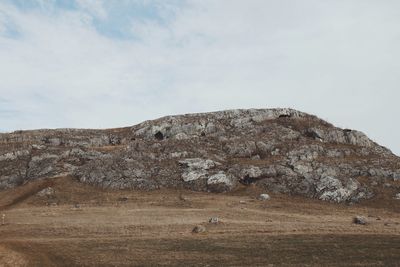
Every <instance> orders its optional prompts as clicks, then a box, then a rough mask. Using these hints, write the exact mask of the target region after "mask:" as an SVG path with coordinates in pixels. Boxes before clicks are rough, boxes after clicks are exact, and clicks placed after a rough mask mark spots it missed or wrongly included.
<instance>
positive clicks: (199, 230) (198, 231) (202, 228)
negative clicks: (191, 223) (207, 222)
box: [192, 225, 206, 234]
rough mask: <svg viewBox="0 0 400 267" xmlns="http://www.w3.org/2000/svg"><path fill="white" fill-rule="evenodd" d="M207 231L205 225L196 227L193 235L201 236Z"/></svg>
mask: <svg viewBox="0 0 400 267" xmlns="http://www.w3.org/2000/svg"><path fill="white" fill-rule="evenodd" d="M205 231H206V228H205V227H204V226H203V225H196V226H195V227H194V228H193V230H192V233H195V234H199V233H204V232H205Z"/></svg>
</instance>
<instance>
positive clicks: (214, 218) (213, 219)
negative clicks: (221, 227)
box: [208, 217, 219, 224]
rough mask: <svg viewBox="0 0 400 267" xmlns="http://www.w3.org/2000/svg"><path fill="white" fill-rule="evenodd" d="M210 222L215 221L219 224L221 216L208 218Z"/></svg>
mask: <svg viewBox="0 0 400 267" xmlns="http://www.w3.org/2000/svg"><path fill="white" fill-rule="evenodd" d="M208 222H209V223H213V224H217V223H219V218H218V217H211V218H210V219H209V220H208Z"/></svg>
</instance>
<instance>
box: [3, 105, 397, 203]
mask: <svg viewBox="0 0 400 267" xmlns="http://www.w3.org/2000/svg"><path fill="white" fill-rule="evenodd" d="M68 175H69V176H73V177H75V178H76V179H77V180H79V181H80V182H82V183H88V184H91V185H93V186H100V187H103V188H111V189H139V190H154V189H157V188H185V189H190V190H196V191H211V192H226V191H231V190H235V189H236V188H237V187H239V186H241V187H243V186H250V185H251V186H255V187H259V188H260V190H265V191H267V192H280V193H285V194H297V195H302V196H305V197H310V198H317V199H320V200H325V201H331V202H352V203H353V202H358V201H360V200H363V199H369V198H373V197H374V192H379V190H381V189H382V188H383V187H384V185H385V184H387V185H390V190H398V187H396V185H395V184H396V183H393V182H394V181H398V180H400V160H399V158H398V157H397V156H396V155H394V154H393V153H391V152H390V150H388V149H386V148H384V147H382V146H380V145H378V144H376V143H375V142H373V141H372V140H370V139H369V138H368V137H367V136H366V135H365V134H363V133H361V132H358V131H355V130H349V129H340V128H337V127H335V126H333V125H332V124H330V123H328V122H326V121H323V120H321V119H319V118H317V117H315V116H313V115H310V114H306V113H303V112H300V111H296V110H293V109H247V110H244V109H237V110H226V111H220V112H212V113H198V114H186V115H178V116H166V117H163V118H159V119H156V120H152V121H146V122H143V123H140V124H138V125H135V126H132V127H126V128H118V129H105V130H90V129H56V130H48V129H43V130H32V131H15V132H12V133H4V134H3V133H0V190H2V189H6V188H13V187H16V186H19V185H22V184H24V183H26V182H28V181H30V180H34V179H43V178H52V177H57V176H68ZM358 181H360V182H358ZM361 181H362V183H361ZM396 192H397V191H396ZM390 197H393V196H390Z"/></svg>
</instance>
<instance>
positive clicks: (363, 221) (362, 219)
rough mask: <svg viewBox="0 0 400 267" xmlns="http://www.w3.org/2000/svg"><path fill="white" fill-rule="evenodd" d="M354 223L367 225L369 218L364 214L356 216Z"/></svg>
mask: <svg viewBox="0 0 400 267" xmlns="http://www.w3.org/2000/svg"><path fill="white" fill-rule="evenodd" d="M353 223H354V224H360V225H366V224H367V219H366V218H365V217H363V216H356V217H354V218H353Z"/></svg>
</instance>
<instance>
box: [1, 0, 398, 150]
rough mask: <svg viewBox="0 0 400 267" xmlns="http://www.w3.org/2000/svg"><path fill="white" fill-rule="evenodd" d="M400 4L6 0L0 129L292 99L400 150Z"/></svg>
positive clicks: (286, 103) (96, 123)
mask: <svg viewBox="0 0 400 267" xmlns="http://www.w3.org/2000/svg"><path fill="white" fill-rule="evenodd" d="M399 85H400V1H398V0H379V1H376V0H324V1H321V0H279V1H275V0H170V1H169V0H132V1H129V0H98V1H96V0H29V1H28V0H0V131H3V132H7V131H13V130H19V129H36V128H65V127H78V128H111V127H120V126H130V125H134V124H137V123H140V122H142V121H144V120H148V119H155V118H158V117H161V116H165V115H173V114H182V113H193V112H208V111H216V110H224V109H235V108H274V107H290V108H294V109H298V110H301V111H304V112H308V113H311V114H315V115H317V116H319V117H320V118H322V119H325V120H328V121H329V122H331V123H333V124H335V125H336V126H338V127H342V128H351V129H357V130H360V131H363V132H364V133H366V134H367V135H368V136H369V137H370V138H372V139H373V140H374V141H376V142H378V143H380V144H382V145H384V146H387V147H388V148H389V149H391V150H392V151H393V152H394V153H396V154H397V155H400V142H399V137H400V123H399V119H398V117H399V116H400V110H399V100H400V88H399Z"/></svg>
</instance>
